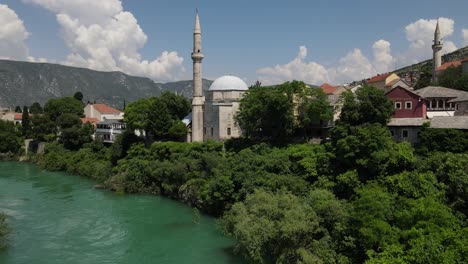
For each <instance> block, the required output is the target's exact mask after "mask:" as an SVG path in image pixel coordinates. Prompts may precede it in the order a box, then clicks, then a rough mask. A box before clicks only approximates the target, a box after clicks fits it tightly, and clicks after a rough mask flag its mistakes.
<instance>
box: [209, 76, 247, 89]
mask: <svg viewBox="0 0 468 264" xmlns="http://www.w3.org/2000/svg"><path fill="white" fill-rule="evenodd" d="M248 89H249V87H248V86H247V84H246V83H245V82H244V81H243V80H241V79H240V78H238V77H236V76H230V75H226V76H222V77H219V78H218V79H216V80H215V81H214V82H213V83H212V84H211V86H210V89H209V91H247V90H248Z"/></svg>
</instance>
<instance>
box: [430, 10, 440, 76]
mask: <svg viewBox="0 0 468 264" xmlns="http://www.w3.org/2000/svg"><path fill="white" fill-rule="evenodd" d="M441 50H442V42H441V41H440V29H439V20H438V19H437V25H436V29H435V32H434V45H432V51H433V67H434V68H433V70H432V81H433V82H435V81H437V75H436V70H437V68H439V67H440V65H441V64H442V51H441Z"/></svg>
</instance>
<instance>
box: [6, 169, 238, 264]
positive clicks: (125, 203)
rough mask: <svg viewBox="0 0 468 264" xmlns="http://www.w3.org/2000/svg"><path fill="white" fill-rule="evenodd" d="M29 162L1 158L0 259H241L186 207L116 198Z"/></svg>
mask: <svg viewBox="0 0 468 264" xmlns="http://www.w3.org/2000/svg"><path fill="white" fill-rule="evenodd" d="M93 184H94V183H93V182H92V181H90V180H88V179H85V178H83V177H78V176H73V175H69V174H66V173H59V172H48V171H45V170H41V169H40V168H38V167H37V166H35V165H32V164H27V163H18V162H0V211H3V212H4V213H6V214H7V215H8V216H9V218H8V219H9V221H8V222H9V225H10V226H11V228H12V230H13V232H12V233H11V234H10V235H9V241H8V244H9V247H8V249H7V250H6V251H4V252H0V263H1V264H19V263H21V264H23V263H24V264H42V263H44V264H46V263H47V264H55V263H57V264H58V263H60V264H76V263H83V264H85V263H86V264H94V263H112V264H118V263H125V264H127V263H129V264H132V263H134V264H145V263H170V264H172V263H177V264H178V263H220V264H222V263H242V262H243V261H242V259H240V258H239V257H235V256H233V255H232V254H231V252H232V249H231V248H232V246H233V241H232V240H230V239H228V238H226V237H224V236H223V235H222V234H221V233H220V231H219V230H218V229H217V228H216V223H215V220H214V219H212V218H210V217H207V216H203V215H202V216H201V218H200V221H199V223H198V224H195V223H194V214H193V211H192V209H191V208H190V207H188V206H186V205H184V204H181V203H178V202H176V201H172V200H170V199H166V198H163V197H158V196H145V195H118V194H115V193H113V192H110V191H101V190H95V189H93Z"/></svg>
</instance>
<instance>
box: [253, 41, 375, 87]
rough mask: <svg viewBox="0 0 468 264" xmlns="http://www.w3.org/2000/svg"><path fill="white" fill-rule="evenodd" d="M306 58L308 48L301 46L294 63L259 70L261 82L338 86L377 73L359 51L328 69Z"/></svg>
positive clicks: (350, 53)
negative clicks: (293, 82) (330, 84)
mask: <svg viewBox="0 0 468 264" xmlns="http://www.w3.org/2000/svg"><path fill="white" fill-rule="evenodd" d="M306 57H307V48H306V47H304V46H301V47H299V53H298V55H297V56H296V57H295V58H294V59H293V60H292V61H290V62H288V63H286V64H283V65H276V66H273V67H265V68H261V69H258V70H257V73H258V77H259V80H260V81H261V82H262V83H264V84H277V83H282V82H285V81H291V80H300V81H304V82H305V83H309V84H317V85H320V84H322V83H325V82H330V83H332V84H338V83H346V82H349V81H352V80H359V79H363V78H366V77H369V76H371V75H373V74H375V73H376V72H375V69H374V66H373V65H372V64H371V63H370V61H369V60H368V59H367V58H366V57H365V56H364V55H363V54H362V52H361V50H359V49H354V50H352V51H351V52H349V53H348V54H346V56H344V57H343V58H341V59H340V60H339V62H338V65H337V66H336V67H331V68H328V69H327V68H325V67H324V66H323V65H320V64H318V63H316V62H313V61H311V62H307V61H306V60H305V59H306ZM379 61H381V59H379Z"/></svg>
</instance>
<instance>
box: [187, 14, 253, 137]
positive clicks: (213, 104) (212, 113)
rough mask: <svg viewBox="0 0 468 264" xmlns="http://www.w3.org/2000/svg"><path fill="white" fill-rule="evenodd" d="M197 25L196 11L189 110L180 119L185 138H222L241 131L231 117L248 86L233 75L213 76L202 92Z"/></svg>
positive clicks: (199, 39) (199, 41)
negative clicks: (186, 133)
mask: <svg viewBox="0 0 468 264" xmlns="http://www.w3.org/2000/svg"><path fill="white" fill-rule="evenodd" d="M203 57H204V55H203V53H202V49H201V28H200V19H199V17H198V12H197V15H196V18H195V29H194V32H193V52H192V60H193V100H192V113H191V114H190V115H189V116H188V117H187V118H186V119H185V120H184V121H185V122H186V124H188V127H189V135H188V136H187V141H189V142H203V141H207V140H217V141H223V140H226V139H230V138H236V137H240V136H241V134H242V132H241V130H240V128H239V126H237V124H236V122H235V120H234V117H235V115H236V113H237V111H238V110H239V105H240V100H241V99H242V96H243V95H244V93H245V92H246V91H247V90H248V89H249V88H248V87H247V84H246V83H245V82H244V81H243V80H241V79H240V78H238V77H235V76H229V75H228V76H222V77H220V78H218V79H216V80H215V81H214V82H213V83H212V84H211V86H210V88H209V90H208V91H207V92H206V93H205V96H203V93H202V74H201V68H202V67H201V64H202V60H203Z"/></svg>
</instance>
